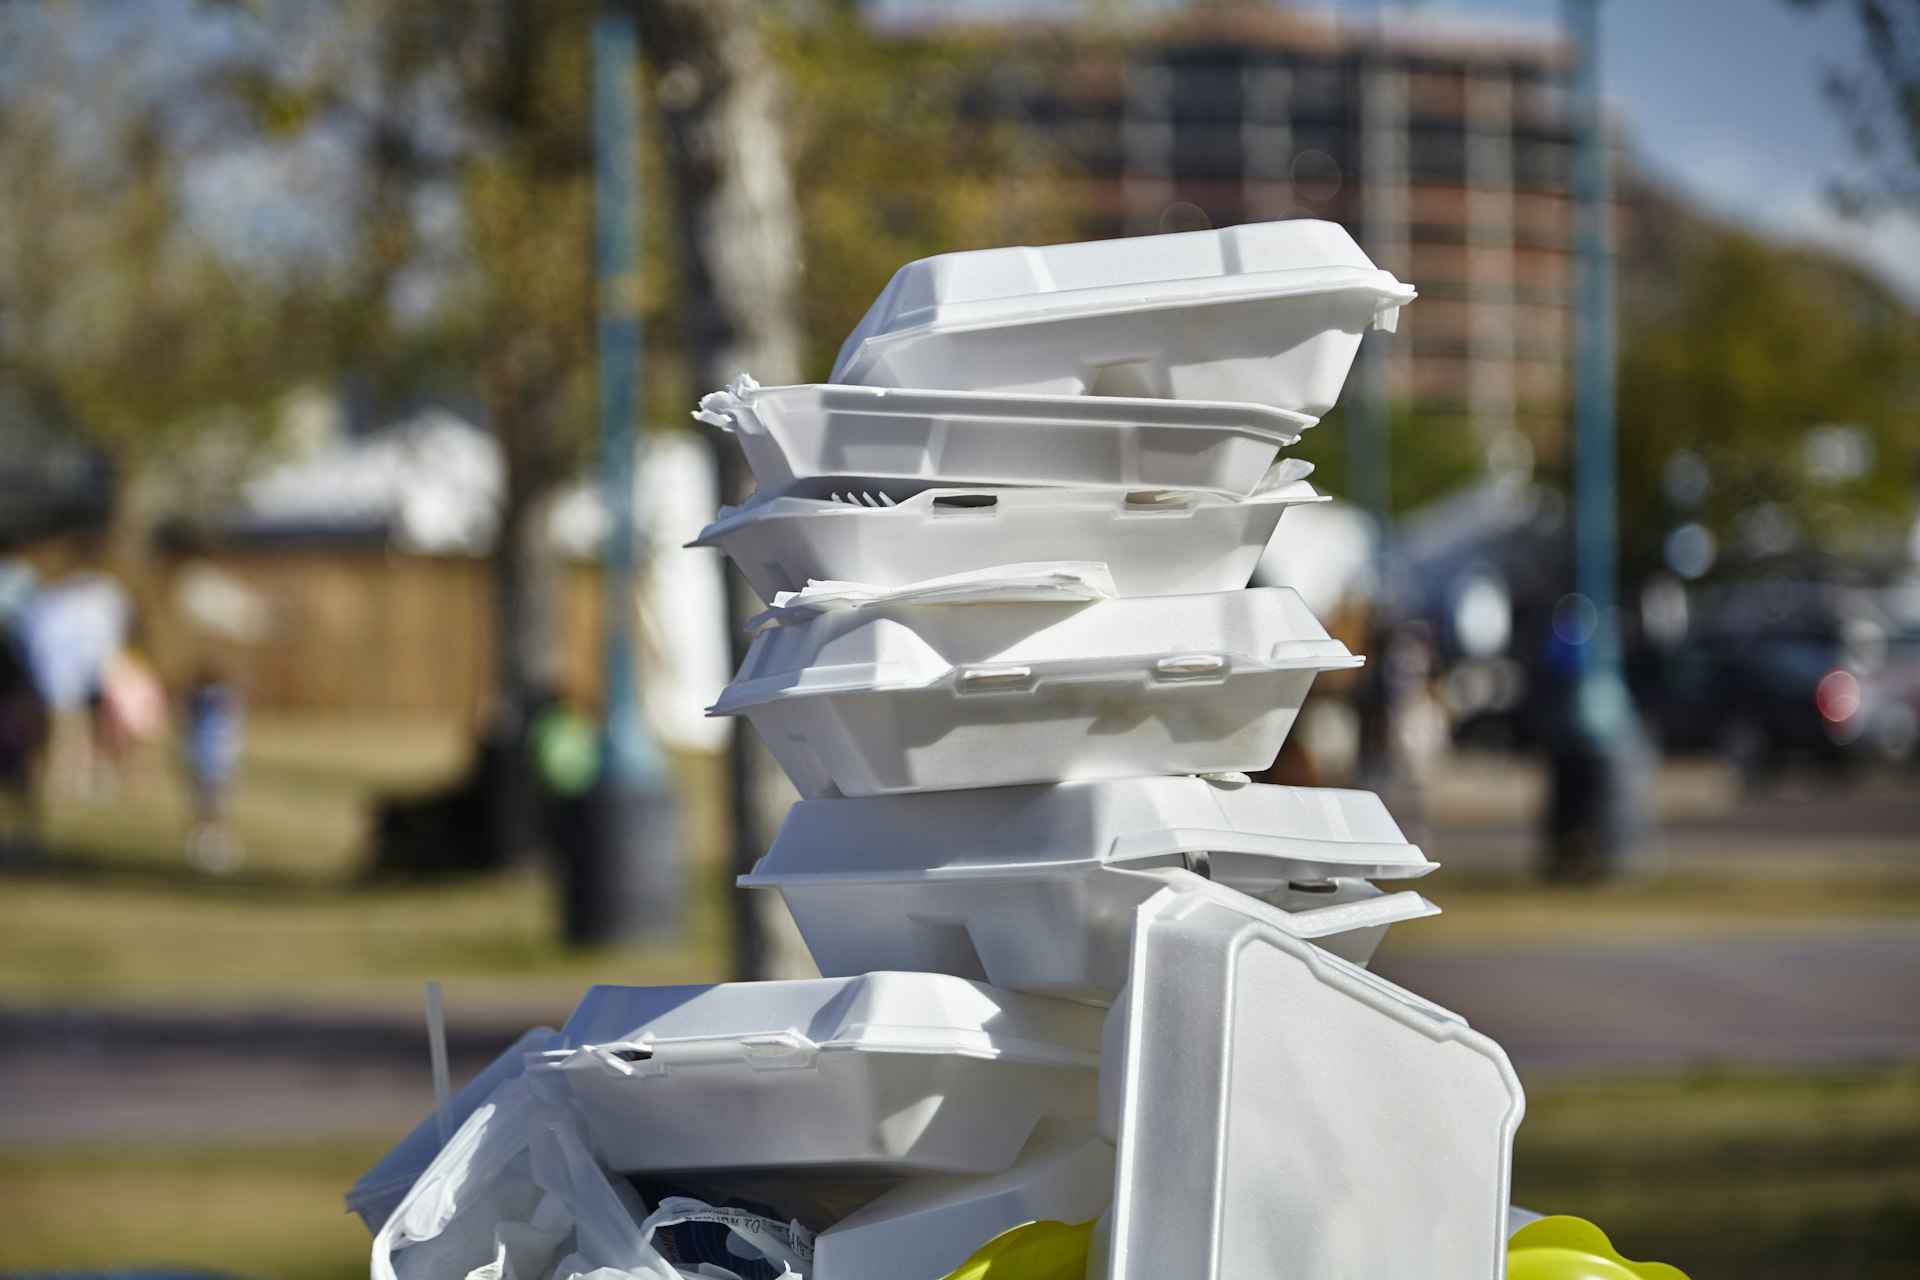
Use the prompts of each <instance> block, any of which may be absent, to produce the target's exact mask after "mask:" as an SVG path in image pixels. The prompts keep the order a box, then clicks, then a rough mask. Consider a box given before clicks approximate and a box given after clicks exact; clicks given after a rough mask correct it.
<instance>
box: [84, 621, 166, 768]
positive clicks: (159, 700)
mask: <svg viewBox="0 0 1920 1280" xmlns="http://www.w3.org/2000/svg"><path fill="white" fill-rule="evenodd" d="M88 705H89V709H90V710H91V711H92V714H93V726H92V727H93V760H92V763H93V791H94V794H96V795H101V794H107V795H116V794H118V792H119V790H120V788H121V787H122V786H124V785H125V783H126V781H127V779H128V778H129V777H130V776H131V775H132V774H134V773H136V772H137V771H138V768H139V765H140V762H141V759H142V757H143V755H144V754H145V751H146V749H147V748H149V747H152V746H153V745H154V744H156V743H158V742H159V741H160V740H161V739H162V738H163V737H164V736H165V735H166V732H167V720H168V716H167V692H166V689H165V688H164V687H163V686H162V685H161V683H160V677H159V676H158V675H157V674H156V673H155V672H154V669H153V664H152V663H151V662H150V661H148V660H147V658H146V656H145V655H144V654H142V653H141V652H140V650H139V649H137V648H135V647H133V646H132V645H129V646H127V647H126V648H123V649H121V650H120V651H119V652H118V653H116V654H115V655H114V656H113V657H112V658H109V659H108V660H107V664H106V667H105V668H104V669H103V670H102V671H101V673H100V682H99V684H98V685H97V686H96V687H95V690H94V693H93V696H92V697H91V698H90V699H89V703H88Z"/></svg>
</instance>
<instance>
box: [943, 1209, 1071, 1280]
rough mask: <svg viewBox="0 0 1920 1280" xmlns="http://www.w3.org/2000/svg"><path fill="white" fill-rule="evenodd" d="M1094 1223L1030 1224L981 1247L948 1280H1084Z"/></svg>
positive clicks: (1002, 1233) (1014, 1229) (1003, 1232)
mask: <svg viewBox="0 0 1920 1280" xmlns="http://www.w3.org/2000/svg"><path fill="white" fill-rule="evenodd" d="M1092 1238H1093V1223H1091V1222H1082V1223H1080V1224H1079V1225H1078V1226H1071V1225H1069V1224H1067V1223H1065V1222H1029V1223H1027V1224H1026V1225H1025V1226H1022V1227H1015V1228H1013V1229H1012V1230H1011V1231H1002V1232H1001V1233H1000V1234H999V1235H997V1236H995V1237H994V1238H993V1239H991V1240H989V1241H987V1242H986V1243H985V1244H983V1245H981V1246H980V1247H979V1248H978V1249H977V1250H975V1251H974V1254H973V1256H972V1257H971V1258H968V1259H967V1260H966V1261H965V1262H963V1263H961V1264H960V1267H959V1269H958V1270H956V1271H954V1272H953V1273H952V1274H950V1275H948V1276H947V1277H945V1280H1083V1278H1084V1277H1085V1276H1086V1274H1087V1248H1088V1243H1089V1241H1091V1240H1092Z"/></svg>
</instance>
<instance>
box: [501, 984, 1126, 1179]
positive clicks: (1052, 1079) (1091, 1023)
mask: <svg viewBox="0 0 1920 1280" xmlns="http://www.w3.org/2000/svg"><path fill="white" fill-rule="evenodd" d="M1099 1017H1100V1015H1099V1013H1098V1011H1097V1010H1090V1009H1087V1008H1083V1007H1081V1006H1078V1005H1072V1004H1067V1003H1065V1002H1062V1001H1053V1000H1044V999H1040V998H1038V997H1034V996H1024V995H1017V994H1014V993H1012V992H1005V991H996V990H994V989H992V988H991V987H987V986H985V985H983V984H980V983H976V982H968V981H965V980H964V979H960V978H954V977H949V976H947V975H945V974H936V973H870V974H864V975H861V976H859V977H852V978H817V979H809V980H804V981H796V982H733V983H724V984H721V985H719V986H711V987H595V988H593V989H592V990H591V991H589V992H588V993H587V996H586V998H585V999H584V1000H582V1001H581V1003H580V1007H579V1008H578V1009H576V1010H575V1011H574V1014H573V1017H572V1018H570V1019H569V1020H568V1022H567V1025H566V1026H565V1027H563V1028H562V1029H561V1032H560V1038H561V1043H560V1046H558V1047H556V1049H554V1050H553V1051H551V1052H549V1053H547V1054H545V1055H543V1060H542V1061H541V1062H540V1063H538V1064H536V1065H535V1066H533V1067H531V1068H530V1070H534V1071H540V1072H550V1073H552V1074H553V1075H554V1076H555V1077H557V1078H558V1079H559V1080H560V1081H562V1082H564V1084H565V1085H566V1087H567V1088H568V1089H570V1090H571V1093H572V1096H573V1099H574V1101H575V1103H576V1104H577V1105H578V1106H579V1107H580V1108H581V1110H582V1112H583V1114H584V1115H585V1117H586V1120H587V1125H588V1128H589V1130H590V1131H591V1132H592V1133H593V1135H594V1140H595V1142H596V1143H597V1144H598V1145H599V1147H600V1151H601V1154H602V1156H603V1157H604V1159H605V1160H606V1162H607V1164H608V1166H609V1167H610V1168H612V1169H615V1170H617V1171H619V1172H622V1173H642V1172H645V1173H663V1174H666V1173H717V1172H727V1173H734V1172H743V1171H750V1170H751V1171H759V1172H763V1173H769V1174H771V1173H777V1172H780V1171H800V1170H835V1171H838V1172H842V1173H862V1174H889V1175H901V1174H912V1173H929V1172H938V1173H997V1172H999V1171H1001V1170H1003V1169H1006V1168H1007V1167H1008V1166H1009V1165H1011V1164H1012V1163H1013V1161H1014V1158H1015V1157H1016V1156H1017V1155H1018V1154H1019V1153H1020V1150H1021V1148H1022V1147H1023V1146H1025V1145H1026V1143H1027V1141H1028V1139H1029V1137H1030V1136H1031V1135H1032V1133H1033V1131H1034V1128H1035V1126H1037V1125H1038V1124H1039V1123H1040V1122H1041V1121H1042V1120H1043V1119H1053V1120H1060V1121H1063V1122H1068V1123H1080V1124H1083V1125H1088V1126H1090V1124H1091V1118H1092V1114H1093V1106H1094V1100H1095V1097H1096V1094H1097V1091H1098V1071H1099V1057H1098V1048H1099V1042H1100V1025H1099Z"/></svg>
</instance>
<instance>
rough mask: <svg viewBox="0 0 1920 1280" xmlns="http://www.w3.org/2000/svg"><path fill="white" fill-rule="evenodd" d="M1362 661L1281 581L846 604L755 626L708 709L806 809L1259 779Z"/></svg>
mask: <svg viewBox="0 0 1920 1280" xmlns="http://www.w3.org/2000/svg"><path fill="white" fill-rule="evenodd" d="M1358 665H1360V659H1358V658H1355V657H1354V656H1353V655H1352V654H1350V653H1349V652H1348V651H1347V647H1346V646H1345V645H1343V644H1341V643H1340V642H1339V641H1337V640H1334V639H1332V638H1331V637H1329V636H1328V635H1327V633H1326V631H1325V630H1324V629H1323V628H1322V627H1321V626H1320V624H1319V622H1318V621H1317V620H1315V618H1314V617H1313V614H1312V613H1311V612H1310V611H1309V610H1308V609H1307V607H1306V606H1305V605H1304V604H1303V603H1301V601H1300V598H1299V596H1298V595H1296V594H1295V593H1294V592H1293V591H1291V590H1290V589H1288V588H1285V587H1265V588H1259V589H1256V590H1250V591H1226V592H1216V593H1212V594H1207V595H1192V596H1143V597H1134V598H1127V599H1117V600H1098V601H1093V602H1074V603H1062V604H1038V603H1013V604H968V605H903V606H895V607H887V608H871V609H847V610H840V611H836V612H832V613H824V614H819V615H817V616H814V617H812V618H809V619H807V620H805V621H801V622H795V623H792V624H789V625H785V626H779V627H773V628H770V629H768V630H766V631H763V632H761V633H760V634H759V635H758V636H757V637H755V639H754V642H753V645H752V647H751V648H750V649H749V650H748V651H747V656H746V659H745V661H744V662H743V663H742V664H741V668H740V672H739V674H738V675H737V676H736V677H735V679H734V681H733V683H732V684H730V685H728V686H727V688H726V690H725V691H723V692H722V694H721V696H720V700H719V701H718V702H717V703H715V704H714V706H713V707H712V708H710V709H709V714H713V715H742V714H744V715H745V716H747V718H748V719H750V720H751V721H752V722H753V726H754V728H755V730H757V731H758V732H759V734H760V736H761V737H762V738H763V739H764V740H765V741H766V743H767V746H768V748H769V749H770V750H771V751H772V752H773V755H774V757H775V759H777V760H778V761H779V762H780V765H781V767H782V768H783V769H785V770H786V772H787V775H788V777H790V778H792V779H793V783H794V785H795V786H796V787H798V788H799V789H800V793H801V794H802V795H803V796H807V797H815V796H822V795H828V794H831V793H832V792H834V791H835V790H837V791H838V792H839V793H840V794H843V795H850V796H859V795H883V794H889V793H893V792H901V791H938V790H947V789H954V788H962V787H998V786H1014V785H1018V784H1020V783H1029V782H1065V781H1074V780H1080V779H1091V778H1124V777H1138V776H1144V775H1148V774H1165V773H1229V772H1248V771H1255V770H1259V769H1263V768H1265V767H1266V766H1267V765H1269V764H1271V763H1272V761H1273V758H1274V756H1275V755H1277V754H1278V753H1279V750H1280V744H1281V743H1282V742H1283V741H1284V740H1285V738H1286V735H1287V731H1288V730H1289V729H1290V728H1291V727H1292V726H1293V721H1294V717H1295V716H1296V715H1298V714H1299V710H1300V704H1301V702H1302V701H1303V700H1304V699H1305V697H1306V695H1307V691H1308V689H1309V688H1310V687H1311V685H1312V683H1313V678H1314V676H1315V675H1317V674H1318V673H1319V672H1321V671H1327V670H1334V669H1338V668H1347V667H1355V666H1358Z"/></svg>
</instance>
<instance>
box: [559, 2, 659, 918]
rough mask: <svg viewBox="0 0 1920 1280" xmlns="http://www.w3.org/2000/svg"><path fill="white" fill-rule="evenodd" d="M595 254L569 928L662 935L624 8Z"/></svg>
mask: <svg viewBox="0 0 1920 1280" xmlns="http://www.w3.org/2000/svg"><path fill="white" fill-rule="evenodd" d="M593 166H594V259H595V268H596V276H597V280H598V284H599V302H598V308H597V309H598V315H599V373H600V480H601V485H602V490H601V492H602V496H603V499H604V501H605V504H606V511H607V538H606V545H605V548H604V551H603V553H602V557H601V574H602V582H603V589H604V592H605V596H604V605H605V608H604V612H605V630H604V634H603V640H604V645H605V648H604V652H603V654H602V658H601V660H602V663H603V664H604V667H603V669H604V673H605V675H604V690H605V697H606V713H605V717H604V719H603V721H602V725H601V749H600V768H599V773H598V776H597V777H596V778H595V780H594V784H593V786H592V787H591V789H589V790H588V791H587V792H586V793H585V794H584V795H580V796H575V797H571V798H569V799H568V800H567V801H566V802H565V803H564V804H563V805H562V806H561V808H562V812H563V815H564V816H563V818H562V820H561V826H562V828H563V830H564V831H565V832H566V835H565V837H564V839H563V840H562V841H561V844H562V845H563V849H562V852H563V853H564V855H565V856H564V868H565V874H566V884H565V887H564V892H563V894H562V906H563V913H564V917H565V921H566V934H567V938H568V940H569V941H571V942H573V943H575V944H576V945H586V946H594V945H604V944H608V943H634V942H654V943H658V942H664V941H666V940H668V939H671V938H672V937H673V936H674V935H675V934H676V933H677V932H678V931H679V927H680V914H681V912H680V902H681V898H682V891H681V889H682V886H681V876H682V871H683V868H682V863H681V859H680V846H679V824H678V814H677V812H676V806H675V803H674V795H673V790H672V784H671V779H670V776H669V773H668V770H667V767H666V761H665V759H664V758H663V756H662V754H661V752H660V750H659V748H658V747H657V746H656V745H655V744H654V741H653V738H652V735H651V734H649V733H648V732H647V723H646V719H645V717H644V716H643V715H642V714H641V708H640V673H639V669H638V666H637V664H636V663H635V661H634V564H635V560H636V559H637V553H638V546H637V543H638V537H637V534H636V525H637V521H636V519H635V512H634V501H635V500H634V492H635V488H636V485H635V481H636V479H637V477H638V473H639V462H640V458H639V449H638V445H639V441H638V432H637V430H636V427H637V424H638V418H639V408H640V354H641V347H640V339H641V329H640V318H641V317H640V212H641V210H640V40H639V34H638V31H637V28H636V26H635V23H634V19H633V15H632V14H631V13H630V12H627V11H625V10H624V9H620V8H617V7H614V6H608V7H606V8H604V9H603V10H602V11H601V12H600V14H599V15H598V16H597V17H596V18H595V20H594V24H593Z"/></svg>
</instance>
